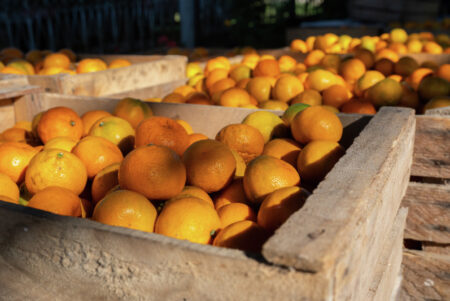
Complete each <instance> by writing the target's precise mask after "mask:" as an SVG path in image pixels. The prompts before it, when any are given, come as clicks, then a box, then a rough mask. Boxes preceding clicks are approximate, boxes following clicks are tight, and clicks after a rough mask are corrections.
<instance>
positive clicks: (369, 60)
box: [355, 48, 375, 70]
mask: <svg viewBox="0 0 450 301" xmlns="http://www.w3.org/2000/svg"><path fill="white" fill-rule="evenodd" d="M355 58H356V59H359V60H360V61H361V62H363V63H364V66H365V67H366V70H369V69H371V68H372V67H373V65H374V64H375V55H374V54H373V53H372V51H370V50H367V49H364V48H362V49H358V50H357V51H356V52H355Z"/></svg>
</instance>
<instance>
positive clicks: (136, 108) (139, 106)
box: [114, 97, 153, 129]
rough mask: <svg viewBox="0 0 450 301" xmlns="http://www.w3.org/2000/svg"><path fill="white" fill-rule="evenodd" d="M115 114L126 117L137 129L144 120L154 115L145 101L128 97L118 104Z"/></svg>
mask: <svg viewBox="0 0 450 301" xmlns="http://www.w3.org/2000/svg"><path fill="white" fill-rule="evenodd" d="M114 115H115V116H117V117H120V118H122V119H125V120H126V121H128V122H129V123H130V124H131V126H132V127H133V128H134V129H136V128H137V127H138V125H139V123H141V121H142V120H144V119H147V118H149V117H151V116H153V112H152V109H150V107H149V106H148V105H147V104H146V103H145V102H143V101H141V100H139V99H136V98H131V97H126V98H123V99H122V100H121V101H119V103H118V104H117V105H116V107H115V109H114Z"/></svg>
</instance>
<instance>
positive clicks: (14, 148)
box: [0, 142, 38, 183]
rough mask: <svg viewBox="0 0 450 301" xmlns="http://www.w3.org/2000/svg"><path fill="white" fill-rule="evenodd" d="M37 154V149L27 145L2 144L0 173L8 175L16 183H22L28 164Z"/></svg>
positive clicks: (15, 143) (0, 148)
mask: <svg viewBox="0 0 450 301" xmlns="http://www.w3.org/2000/svg"><path fill="white" fill-rule="evenodd" d="M37 153H38V151H37V150H36V149H34V148H33V147H32V146H30V145H28V144H25V143H19V142H5V143H1V144H0V172H1V173H4V174H6V175H8V176H9V177H10V178H11V180H13V181H14V182H16V183H20V182H22V180H23V179H24V177H25V171H26V169H27V167H28V164H29V163H30V161H31V159H32V158H33V157H34V155H36V154H37Z"/></svg>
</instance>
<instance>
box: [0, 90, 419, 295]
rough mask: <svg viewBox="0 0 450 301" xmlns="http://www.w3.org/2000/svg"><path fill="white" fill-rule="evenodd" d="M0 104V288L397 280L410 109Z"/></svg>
mask: <svg viewBox="0 0 450 301" xmlns="http://www.w3.org/2000/svg"><path fill="white" fill-rule="evenodd" d="M4 109H5V110H0V114H2V115H1V116H0V117H1V118H0V121H1V122H0V128H1V131H2V134H1V142H0V157H1V158H2V160H1V161H0V174H1V179H0V180H1V181H2V185H0V187H2V188H1V189H2V191H1V192H0V195H1V199H2V201H3V202H1V203H0V216H1V218H0V223H1V227H0V229H1V230H0V231H2V233H4V234H5V235H3V236H2V237H8V239H7V240H5V241H3V242H2V245H3V246H5V247H4V248H1V250H0V258H1V260H0V265H1V266H2V269H7V270H8V277H6V276H4V275H1V276H0V277H2V283H3V286H2V289H3V291H6V292H8V293H11V294H14V295H19V296H22V297H23V298H24V299H26V298H29V297H31V296H34V295H36V294H41V293H42V294H44V293H45V295H46V296H50V297H51V298H60V297H62V296H68V295H71V296H75V295H77V294H79V292H80V291H83V296H85V297H86V298H88V299H93V298H110V299H116V298H121V299H133V298H146V297H147V296H149V294H151V295H152V296H153V297H154V298H155V299H178V298H181V299H182V298H185V299H214V298H216V297H217V296H221V297H223V298H224V299H241V298H244V299H249V300H256V299H267V298H269V299H273V298H281V299H291V298H299V297H301V298H305V299H314V300H325V299H329V298H330V297H332V298H336V299H341V298H347V297H350V296H352V297H353V298H356V299H365V300H373V299H378V298H382V296H392V295H393V293H394V291H395V289H394V287H395V285H394V282H392V281H388V280H387V279H393V278H396V277H397V276H398V275H399V272H400V262H401V242H402V238H403V228H404V222H405V218H406V211H405V210H399V208H400V200H401V198H402V197H403V195H404V193H405V190H406V186H407V183H408V180H409V170H410V165H411V161H412V151H413V139H414V133H415V118H414V114H413V111H412V110H410V109H405V108H383V109H381V110H380V111H379V113H378V114H377V115H375V116H373V117H372V116H365V115H346V114H344V115H336V114H335V113H333V112H330V111H329V110H327V109H325V108H322V107H319V106H316V107H304V108H303V109H302V110H300V111H298V112H297V114H294V113H293V112H285V113H284V114H283V112H279V111H272V110H259V109H253V108H229V107H219V106H191V105H187V104H176V103H155V102H147V103H146V102H141V101H139V100H136V99H132V98H125V99H113V98H103V99H102V98H92V97H82V96H68V95H57V94H47V93H31V94H28V95H24V96H21V97H16V98H15V99H14V100H12V101H10V102H9V103H7V104H5V105H4ZM6 115H7V116H8V118H4V117H6ZM386 124H390V126H389V128H388V129H386ZM380 132H383V135H380V134H379V133H380ZM4 201H7V203H5V202H4ZM6 233H8V235H6ZM224 278H226V279H227V281H226V283H224V282H223V279H224ZM37 279H39V281H37ZM55 279H58V281H55ZM42 281H45V282H46V283H47V285H46V286H45V287H42V285H38V284H39V283H42ZM62 283H64V284H67V285H64V291H62V290H60V287H61V284H62ZM24 286H26V287H28V288H29V289H27V290H24V289H23V287H24Z"/></svg>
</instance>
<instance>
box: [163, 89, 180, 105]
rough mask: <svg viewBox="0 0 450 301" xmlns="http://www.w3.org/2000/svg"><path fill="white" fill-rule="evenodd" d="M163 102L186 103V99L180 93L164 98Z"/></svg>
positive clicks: (170, 94)
mask: <svg viewBox="0 0 450 301" xmlns="http://www.w3.org/2000/svg"><path fill="white" fill-rule="evenodd" d="M161 101H162V102H170V103H184V102H186V98H185V97H184V96H183V95H181V94H180V93H175V92H172V93H169V94H167V95H166V96H164V97H163V99H162V100H161Z"/></svg>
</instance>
